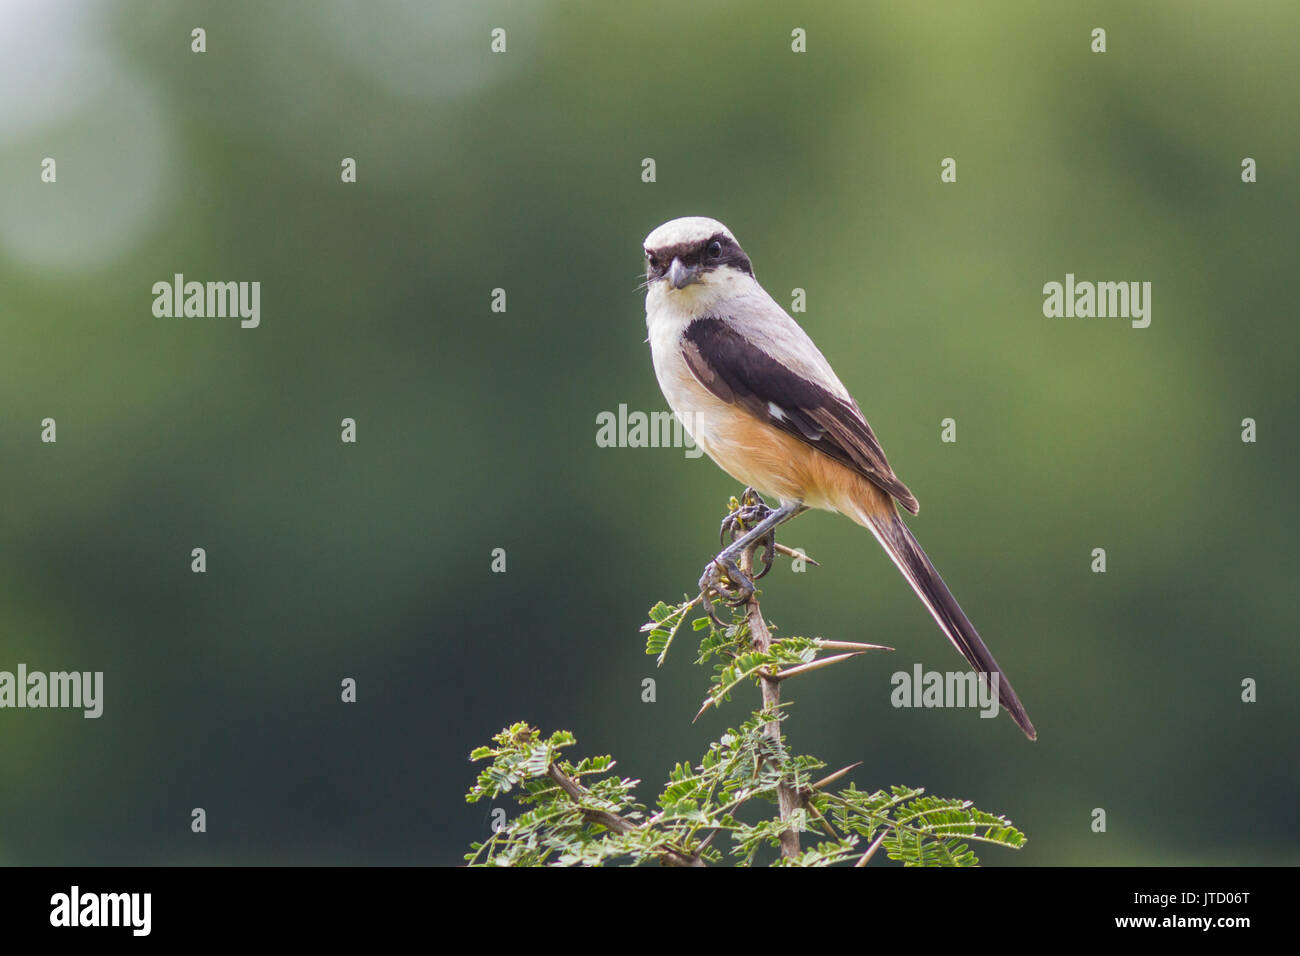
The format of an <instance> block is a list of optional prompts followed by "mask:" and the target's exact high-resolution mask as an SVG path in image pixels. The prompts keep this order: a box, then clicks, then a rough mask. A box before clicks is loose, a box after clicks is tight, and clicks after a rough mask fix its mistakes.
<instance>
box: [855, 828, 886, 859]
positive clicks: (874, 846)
mask: <svg viewBox="0 0 1300 956" xmlns="http://www.w3.org/2000/svg"><path fill="white" fill-rule="evenodd" d="M887 836H889V827H885V832H884V833H882V834H880V836H878V837H876V839H875V840H873V841H872V843H871V846H869V847H867V852H866V853H864V854H862V857H861V858H860V859H859V860H858V862H857V863H854V864H853V865H854V867H859V866H866V865H867V861H868V860H870V859H871V858H872V857H873V856H875V855H876V851H877V850H879V849H880V844H882V843H884V842H885V837H887Z"/></svg>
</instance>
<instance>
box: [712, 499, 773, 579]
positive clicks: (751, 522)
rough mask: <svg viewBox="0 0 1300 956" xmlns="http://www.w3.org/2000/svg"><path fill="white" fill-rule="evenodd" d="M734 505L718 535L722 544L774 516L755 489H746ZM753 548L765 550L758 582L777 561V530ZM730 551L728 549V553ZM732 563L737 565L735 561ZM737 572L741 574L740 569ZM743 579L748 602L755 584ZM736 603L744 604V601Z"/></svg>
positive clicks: (756, 576) (760, 557)
mask: <svg viewBox="0 0 1300 956" xmlns="http://www.w3.org/2000/svg"><path fill="white" fill-rule="evenodd" d="M732 505H733V506H732V509H731V512H730V513H729V514H728V515H727V516H726V517H725V518H723V519H722V528H721V530H720V531H719V533H718V541H719V542H720V543H721V544H726V543H727V536H728V535H730V536H731V540H732V541H735V540H736V538H737V537H739V536H740V535H743V534H744V533H745V532H746V531H748V530H749V529H751V528H754V527H757V526H758V524H759V523H760V522H762V521H763V520H765V519H766V518H768V517H770V516H771V515H772V509H771V508H769V507H768V506H767V503H766V502H765V501H763V497H762V495H760V494H759V493H758V492H757V491H755V490H754V489H753V488H746V489H745V491H744V493H743V494H741V496H740V500H739V501H736V500H735V499H734V498H733V499H732ZM753 547H754V549H755V550H757V549H758V548H759V547H761V548H762V549H763V550H762V552H761V554H760V555H759V561H760V562H762V565H763V570H762V571H759V572H758V574H756V575H754V581H757V580H758V579H759V578H761V577H762V576H763V575H765V574H767V572H768V571H771V570H772V563H773V561H775V560H776V529H775V528H773V529H772V530H771V531H769V532H768V533H767V534H766V535H764V536H763V537H762V538H760V539H759V540H758V541H756V542H755V543H754V546H753ZM729 550H730V549H728V551H729ZM726 553H727V552H726V551H724V552H723V554H726ZM721 557H722V555H719V558H721ZM732 563H733V564H734V563H735V562H734V559H733V561H732ZM724 567H725V565H724ZM727 570H728V571H730V568H727ZM736 570H737V572H739V569H738V568H737V569H736ZM705 574H706V576H707V574H708V572H707V571H706V572H705ZM741 577H742V578H744V580H745V581H747V582H749V593H748V594H746V595H745V600H748V599H749V594H753V593H754V589H753V582H752V581H749V579H748V578H747V577H745V576H744V575H743V574H742V575H741ZM733 580H734V579H733ZM736 603H737V604H743V603H744V601H739V602H736Z"/></svg>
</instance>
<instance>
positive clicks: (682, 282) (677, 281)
mask: <svg viewBox="0 0 1300 956" xmlns="http://www.w3.org/2000/svg"><path fill="white" fill-rule="evenodd" d="M699 280H700V270H699V267H698V266H686V265H683V264H682V260H681V259H677V258H674V259H673V264H672V265H670V266H669V267H668V284H669V285H670V286H672V287H673V288H674V289H681V288H684V287H685V286H688V285H690V284H691V283H692V282H698V281H699Z"/></svg>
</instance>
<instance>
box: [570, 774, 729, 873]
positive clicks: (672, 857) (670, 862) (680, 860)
mask: <svg viewBox="0 0 1300 956" xmlns="http://www.w3.org/2000/svg"><path fill="white" fill-rule="evenodd" d="M546 775H547V776H548V777H550V778H551V779H552V780H554V781H555V782H556V783H557V784H559V787H560V789H561V790H563V791H564V792H565V793H567V794H568V795H569V796H570V797H572V798H573V800H574V802H575V803H577V804H578V805H579V806H578V810H579V811H581V813H582V815H583V816H584V817H586V818H587V819H588V820H590V821H591V822H592V823H599V824H600V825H601V826H603V827H604V828H605V829H606V830H610V831H612V832H614V833H631V832H632V831H634V830H638V829H640V827H639V826H638V825H637V824H635V823H633V822H632V821H631V820H627V819H624V818H623V817H620V816H619V815H618V814H617V813H611V812H610V811H609V810H593V809H591V808H589V807H584V806H582V805H581V804H582V798H583V797H585V796H587V794H588V792H589V791H588V790H587V789H586V788H585V787H583V786H582V784H580V783H578V781H576V780H574V779H573V778H572V777H570V776H569V775H568V774H566V773H565V772H564V771H563V770H561V769H560V768H559V767H557V766H556V765H555V764H551V765H550V766H549V767H547V768H546ZM658 855H659V862H661V863H663V864H664V866H703V865H704V861H703V860H701V859H700V858H699V856H696V855H692V854H690V853H683V852H682V851H680V850H671V849H668V850H662V851H660V852H659V854H658Z"/></svg>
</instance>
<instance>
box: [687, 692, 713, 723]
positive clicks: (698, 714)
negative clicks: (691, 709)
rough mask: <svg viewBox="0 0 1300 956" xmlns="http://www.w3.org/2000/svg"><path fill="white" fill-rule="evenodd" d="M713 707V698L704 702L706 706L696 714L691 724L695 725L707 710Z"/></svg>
mask: <svg viewBox="0 0 1300 956" xmlns="http://www.w3.org/2000/svg"><path fill="white" fill-rule="evenodd" d="M712 706H713V698H712V697H710V698H709V699H708V700H706V701H705V702H704V706H703V707H701V708H700V709H699V710H697V711H696V712H695V716H694V717H692V718H691V723H695V722H696V721H697V720H699V719H700V715H701V714H703V713H704V712H705V711H706V710H708V709H709V708H710V707H712Z"/></svg>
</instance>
